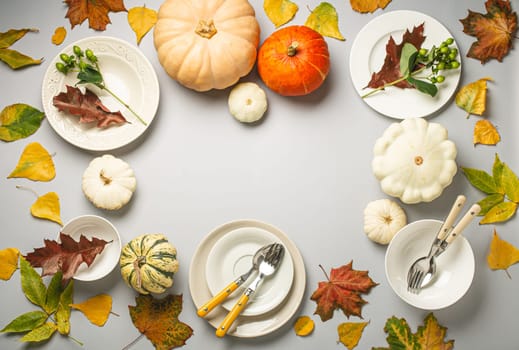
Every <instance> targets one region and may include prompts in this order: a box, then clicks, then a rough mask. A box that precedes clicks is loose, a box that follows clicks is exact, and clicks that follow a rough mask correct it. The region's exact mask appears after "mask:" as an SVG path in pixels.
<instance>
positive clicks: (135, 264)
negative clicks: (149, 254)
mask: <svg viewBox="0 0 519 350" xmlns="http://www.w3.org/2000/svg"><path fill="white" fill-rule="evenodd" d="M145 262H146V257H145V256H139V257H138V258H137V259H135V261H134V262H133V268H134V269H135V271H136V272H137V288H139V289H140V288H141V285H142V278H141V265H142V264H144V263H145Z"/></svg>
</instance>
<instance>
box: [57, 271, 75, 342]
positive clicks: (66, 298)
mask: <svg viewBox="0 0 519 350" xmlns="http://www.w3.org/2000/svg"><path fill="white" fill-rule="evenodd" d="M73 294H74V280H70V282H69V283H68V284H67V286H66V287H65V290H64V291H63V293H61V296H60V298H59V304H58V310H57V311H56V322H57V324H58V332H60V333H61V334H65V335H66V334H69V332H70V310H71V308H70V304H72V303H73V302H74V301H73Z"/></svg>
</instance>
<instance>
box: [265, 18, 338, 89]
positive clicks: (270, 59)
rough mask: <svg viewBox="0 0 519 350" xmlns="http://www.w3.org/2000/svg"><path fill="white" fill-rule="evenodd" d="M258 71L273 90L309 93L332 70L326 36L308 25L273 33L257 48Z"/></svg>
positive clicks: (290, 27) (319, 84)
mask: <svg viewBox="0 0 519 350" xmlns="http://www.w3.org/2000/svg"><path fill="white" fill-rule="evenodd" d="M257 64H258V73H259V75H260V78H261V80H263V82H264V83H265V85H267V86H268V87H269V88H270V89H271V90H273V91H275V92H277V93H278V94H280V95H283V96H301V95H307V94H309V93H311V92H312V91H314V90H316V89H317V88H318V87H319V86H321V84H322V83H323V82H324V80H325V79H326V76H327V75H328V72H329V70H330V54H329V52H328V45H327V44H326V41H325V40H324V37H323V36H322V35H321V34H319V33H318V32H316V31H315V30H313V29H311V28H309V27H306V26H295V25H294V26H288V27H285V28H282V29H279V30H278V31H275V32H274V33H272V34H271V35H270V36H269V37H268V38H267V39H266V40H265V41H264V42H263V44H262V45H261V47H260V49H259V52H258V59H257Z"/></svg>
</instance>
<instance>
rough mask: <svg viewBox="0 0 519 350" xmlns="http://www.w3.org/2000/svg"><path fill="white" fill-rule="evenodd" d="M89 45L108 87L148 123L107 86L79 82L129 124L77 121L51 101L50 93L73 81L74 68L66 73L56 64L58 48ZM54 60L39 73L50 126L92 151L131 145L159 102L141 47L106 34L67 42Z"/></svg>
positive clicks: (69, 50)
mask: <svg viewBox="0 0 519 350" xmlns="http://www.w3.org/2000/svg"><path fill="white" fill-rule="evenodd" d="M74 45H77V46H79V47H80V48H81V49H83V50H86V49H87V48H89V49H91V50H92V51H93V52H94V54H95V55H96V56H97V58H98V62H99V66H100V70H101V73H102V74H103V78H104V81H105V84H106V86H107V87H108V88H109V89H110V90H111V91H113V92H114V93H115V94H116V95H117V96H119V97H120V98H121V99H122V100H123V101H124V102H125V103H127V104H128V105H129V106H130V107H131V108H132V109H133V110H134V111H135V112H136V113H138V114H139V115H140V116H141V118H142V119H143V120H144V121H146V123H147V125H144V124H143V123H141V122H140V121H139V120H138V119H137V118H136V117H135V116H134V115H133V114H132V113H131V112H130V111H129V110H127V109H126V108H125V107H124V106H122V105H121V104H120V103H119V102H118V101H117V100H116V99H115V98H113V97H112V96H111V95H110V94H109V93H107V92H106V91H103V90H100V89H98V88H97V87H95V86H93V85H92V84H87V85H86V86H84V85H83V84H82V85H78V87H79V88H80V89H82V91H84V88H85V87H88V89H90V90H92V91H93V92H94V93H95V94H96V95H97V96H98V97H99V99H100V100H101V101H102V102H103V104H104V105H105V106H106V107H108V109H110V111H112V112H116V111H120V112H121V113H122V114H123V116H124V117H125V118H126V120H127V121H128V122H129V123H124V124H120V125H111V126H108V127H106V128H98V127H97V126H96V123H95V122H94V123H88V124H86V123H82V124H80V123H79V117H77V116H73V115H69V114H68V113H64V112H60V111H58V109H57V108H56V107H54V105H53V103H52V99H53V97H54V96H56V95H58V94H59V93H60V92H65V91H66V85H71V86H74V85H75V84H76V83H77V81H78V79H77V77H76V76H77V73H75V72H69V73H68V74H67V75H64V74H63V73H61V72H59V71H58V70H57V69H56V63H57V62H61V59H60V54H61V53H62V52H64V53H67V54H72V52H73V46H74ZM60 54H58V55H57V56H56V57H55V58H54V59H53V60H51V61H50V63H49V67H48V68H47V71H46V73H45V76H44V78H43V86H42V103H43V109H44V111H45V115H46V116H47V119H48V121H49V123H50V125H51V126H52V128H53V129H54V130H55V131H56V133H58V135H60V136H61V137H63V138H64V139H65V140H66V141H68V142H69V143H71V144H73V145H75V146H77V147H80V148H83V149H86V150H90V151H109V150H113V149H116V148H119V147H122V146H125V145H127V144H129V143H130V142H132V141H134V140H135V139H137V138H138V137H139V136H140V135H142V134H143V133H144V131H146V129H147V128H148V127H149V125H150V124H151V122H152V121H153V118H154V117H155V113H156V111H157V108H158V105H159V83H158V79H157V74H156V73H155V70H154V69H153V67H152V65H151V63H150V62H149V61H148V59H147V58H146V57H145V56H144V55H143V54H142V52H141V51H140V50H139V49H138V48H136V47H135V46H133V45H130V44H129V43H127V42H126V41H123V40H121V39H116V38H113V37H107V36H96V37H89V38H85V39H82V40H79V41H77V42H74V43H72V44H70V45H69V46H68V47H66V48H65V49H64V50H62V51H61V52H60Z"/></svg>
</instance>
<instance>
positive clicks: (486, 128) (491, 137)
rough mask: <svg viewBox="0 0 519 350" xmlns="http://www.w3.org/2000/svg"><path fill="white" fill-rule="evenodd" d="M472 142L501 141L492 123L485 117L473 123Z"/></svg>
mask: <svg viewBox="0 0 519 350" xmlns="http://www.w3.org/2000/svg"><path fill="white" fill-rule="evenodd" d="M473 140H474V144H475V145H476V144H478V143H479V144H482V145H495V144H497V143H498V142H499V141H501V136H500V135H499V133H498V132H497V129H496V127H495V126H494V124H492V123H491V122H489V121H488V120H486V119H482V120H478V121H477V122H476V125H474V139H473Z"/></svg>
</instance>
